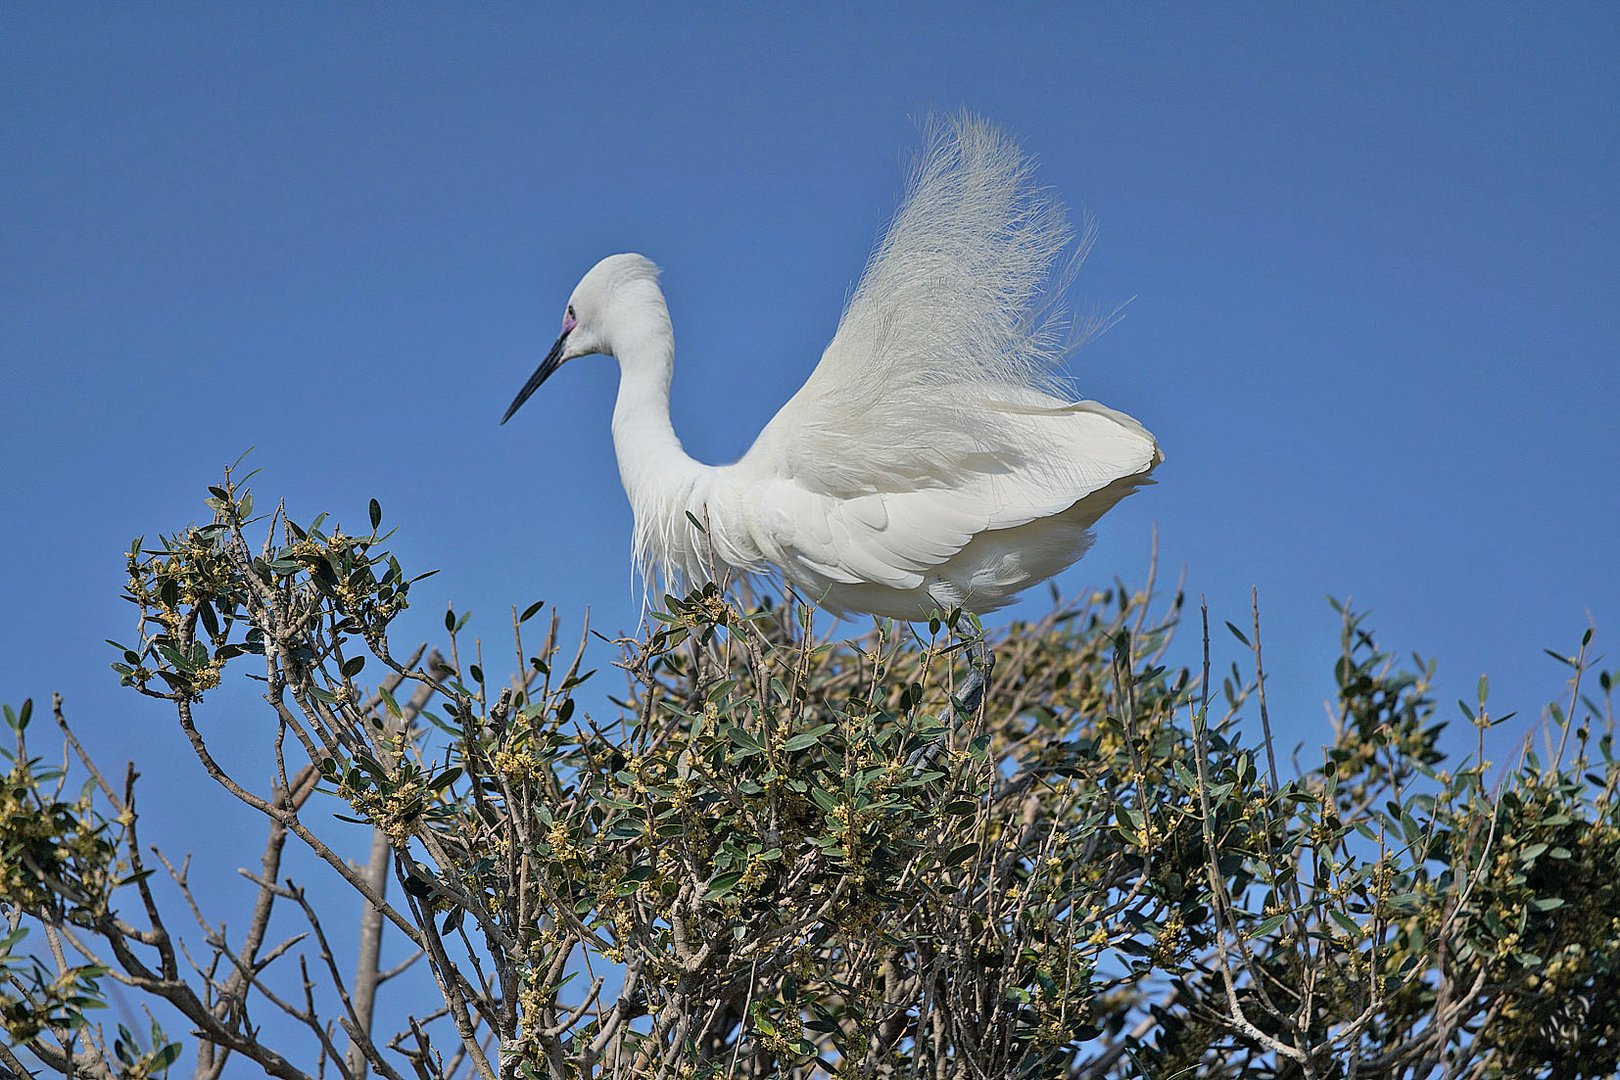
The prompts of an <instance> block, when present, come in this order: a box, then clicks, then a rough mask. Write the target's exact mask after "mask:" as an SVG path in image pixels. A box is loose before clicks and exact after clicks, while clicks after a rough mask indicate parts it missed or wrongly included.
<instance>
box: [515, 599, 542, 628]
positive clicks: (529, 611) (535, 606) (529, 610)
mask: <svg viewBox="0 0 1620 1080" xmlns="http://www.w3.org/2000/svg"><path fill="white" fill-rule="evenodd" d="M545 606H546V602H545V601H544V600H536V601H535V602H534V603H532V604H530V605H529V606H528V607H526V608H524V609H523V614H522V615H520V616H518V622H519V623H526V622H528V621H529V620H530V619H532V618H534V617H535V616H536V615H537V614H539V612H540V609H541V608H543V607H545Z"/></svg>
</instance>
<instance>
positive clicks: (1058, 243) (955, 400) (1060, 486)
mask: <svg viewBox="0 0 1620 1080" xmlns="http://www.w3.org/2000/svg"><path fill="white" fill-rule="evenodd" d="M1070 237H1071V234H1070V231H1069V228H1068V226H1067V224H1066V222H1065V219H1064V214H1063V210H1062V207H1061V206H1060V205H1059V204H1058V203H1057V202H1056V201H1055V200H1054V199H1052V198H1051V197H1050V195H1049V194H1048V193H1046V192H1044V191H1043V190H1041V189H1039V188H1037V187H1036V186H1035V184H1034V183H1033V179H1032V176H1031V169H1030V165H1029V163H1028V162H1027V161H1025V160H1024V158H1023V156H1022V155H1021V154H1020V152H1019V150H1018V147H1017V146H1016V144H1014V143H1013V142H1012V140H1011V139H1009V138H1007V137H1006V136H1005V135H1003V134H1002V133H1001V132H1000V131H998V130H997V129H995V128H994V127H992V126H990V125H989V124H987V123H985V122H984V121H982V120H979V119H977V118H974V117H970V116H965V115H964V116H958V117H954V118H952V119H950V120H948V121H946V122H944V123H942V124H939V125H937V126H935V127H934V128H933V129H932V130H931V132H930V136H929V139H928V142H927V146H926V149H925V150H924V152H923V154H922V156H921V157H920V159H919V161H918V163H917V166H916V168H915V169H914V171H913V173H912V176H911V178H910V182H909V184H908V187H907V191H906V196H905V199H904V201H903V202H902V204H901V207H900V209H899V211H898V213H896V215H895V217H894V220H893V221H892V222H891V223H890V225H889V228H888V230H887V232H886V233H885V235H884V237H883V239H882V241H881V242H880V243H879V244H878V247H877V249H876V250H875V251H874V252H873V254H872V257H871V259H870V260H869V261H868V263H867V266H866V270H865V272H864V273H863V275H862V277H861V281H860V284H859V285H858V286H857V287H856V289H855V291H854V293H853V294H852V295H851V297H850V300H849V303H848V305H847V306H846V308H845V311H844V315H843V318H842V319H841V320H840V321H839V325H838V331H837V333H836V334H835V335H834V337H833V340H832V342H831V343H830V344H829V345H828V346H827V350H826V352H825V353H823V354H822V357H821V362H820V363H819V364H818V365H817V366H816V369H815V371H814V372H812V373H811V375H810V378H809V379H808V381H806V383H805V384H804V386H803V387H802V388H801V389H800V390H799V392H798V393H797V394H795V395H794V397H793V398H792V399H791V400H790V401H789V402H788V403H787V404H786V405H784V406H783V407H782V409H781V411H779V412H778V413H777V414H776V416H775V418H773V419H772V420H771V422H770V423H769V424H768V425H767V426H766V427H765V430H764V431H762V432H761V433H760V436H759V438H758V439H757V440H756V441H755V443H754V445H753V447H752V448H750V450H749V451H748V453H747V455H745V456H744V457H743V459H742V460H741V461H740V462H738V463H737V465H736V466H735V467H734V468H735V469H736V470H737V471H738V474H739V475H743V476H747V477H748V478H749V479H750V481H751V485H752V491H753V492H754V500H753V501H754V502H755V504H756V506H755V508H754V510H753V511H752V512H750V514H749V516H750V517H751V518H752V521H751V523H750V524H751V526H752V528H751V531H753V532H754V533H755V535H756V537H757V538H758V540H759V543H760V547H761V550H762V552H763V553H764V554H765V555H766V556H767V557H768V558H769V559H770V561H774V562H777V564H778V565H783V567H784V569H788V570H790V571H791V569H792V564H793V563H794V562H795V561H799V562H801V563H806V564H807V565H808V564H814V565H813V568H814V569H815V571H816V572H817V573H819V574H821V575H822V576H825V577H828V578H831V579H832V580H837V581H873V582H882V583H885V584H893V585H895V586H896V587H906V588H910V587H915V586H916V585H917V584H918V583H919V582H920V581H921V577H922V574H923V572H924V571H925V570H926V569H927V568H928V567H930V566H936V565H938V564H939V563H940V562H943V561H944V560H945V559H947V558H949V557H950V555H952V554H954V553H955V552H956V551H958V550H960V549H961V548H962V546H963V545H965V544H966V543H967V541H968V540H969V539H971V538H972V537H973V536H974V535H976V534H978V533H980V532H983V531H984V530H986V529H996V528H1010V527H1012V526H1014V525H1018V524H1022V523H1024V522H1027V521H1030V520H1033V519H1034V518H1036V517H1040V516H1043V515H1047V514H1053V513H1057V512H1059V511H1061V510H1063V509H1065V508H1066V507H1068V506H1070V505H1073V504H1074V503H1075V502H1077V501H1079V500H1080V499H1082V498H1084V497H1085V496H1086V495H1087V494H1090V493H1091V492H1092V491H1095V490H1098V489H1100V488H1101V487H1103V486H1105V485H1106V484H1108V483H1110V482H1112V481H1113V480H1116V479H1118V478H1120V477H1121V476H1125V475H1131V474H1133V473H1136V472H1141V471H1145V470H1146V469H1148V468H1150V467H1151V465H1152V463H1153V462H1154V460H1155V459H1156V454H1157V448H1156V447H1155V446H1154V445H1153V440H1152V437H1151V436H1150V435H1148V434H1147V432H1146V431H1144V430H1143V429H1142V427H1141V425H1139V424H1137V423H1136V422H1135V421H1134V420H1131V419H1130V418H1129V417H1125V416H1123V414H1118V413H1113V412H1112V411H1111V410H1107V409H1103V408H1102V407H1101V406H1098V405H1095V404H1093V403H1089V402H1081V403H1069V402H1067V401H1064V400H1063V399H1061V398H1057V397H1054V396H1052V395H1051V394H1050V393H1049V392H1047V391H1049V390H1050V389H1052V388H1053V386H1054V383H1055V382H1056V378H1055V374H1054V373H1055V369H1056V367H1057V365H1058V364H1059V363H1060V362H1061V360H1062V359H1063V356H1064V354H1065V352H1066V351H1067V350H1066V345H1067V344H1068V343H1067V342H1066V341H1065V336H1064V334H1063V332H1062V327H1061V325H1059V323H1058V322H1057V321H1056V320H1055V319H1054V318H1051V317H1050V316H1051V315H1052V312H1053V305H1052V304H1051V303H1050V302H1047V301H1045V300H1043V298H1044V297H1046V296H1047V294H1048V292H1049V291H1050V292H1052V293H1054V294H1056V293H1061V288H1062V285H1063V284H1064V283H1065V280H1066V275H1064V274H1059V275H1057V280H1056V281H1054V280H1053V278H1054V275H1053V267H1054V264H1055V263H1056V261H1057V259H1058V257H1059V255H1060V254H1061V253H1062V252H1063V250H1064V248H1065V246H1066V245H1067V244H1068V241H1069V240H1070ZM784 564H786V565H784Z"/></svg>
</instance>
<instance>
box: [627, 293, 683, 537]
mask: <svg viewBox="0 0 1620 1080" xmlns="http://www.w3.org/2000/svg"><path fill="white" fill-rule="evenodd" d="M613 354H614V356H616V357H617V358H618V361H619V397H618V400H617V401H616V402H615V403H614V405H613V448H614V450H615V451H616V453H617V455H618V459H619V478H620V479H621V480H623V481H624V490H625V494H627V495H629V496H630V501H631V503H632V504H634V505H635V506H636V510H637V512H638V513H640V512H641V509H642V506H643V502H642V498H643V497H645V496H646V495H648V494H649V493H650V492H651V491H652V490H668V489H669V488H670V487H671V486H673V485H678V484H680V483H681V482H682V481H685V480H688V479H689V478H690V477H691V476H693V475H695V474H696V473H697V472H699V471H701V470H702V469H703V468H704V466H702V465H701V464H699V463H698V462H696V461H694V460H693V459H692V458H691V457H689V456H687V453H686V451H685V450H684V449H683V448H682V447H681V440H680V439H679V438H678V437H677V436H676V434H675V428H674V425H672V424H671V423H670V420H669V384H670V378H671V376H672V375H673V374H674V370H675V338H674V335H673V334H672V333H671V332H670V331H669V328H668V323H667V322H666V323H665V324H664V325H663V326H662V327H660V326H658V325H656V324H653V325H648V326H645V327H637V328H635V329H633V330H632V331H631V332H630V333H628V334H624V335H617V336H616V340H615V341H614V348H613Z"/></svg>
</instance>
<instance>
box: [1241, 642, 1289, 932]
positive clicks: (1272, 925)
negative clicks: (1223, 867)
mask: <svg viewBox="0 0 1620 1080" xmlns="http://www.w3.org/2000/svg"><path fill="white" fill-rule="evenodd" d="M1227 625H1231V624H1230V623H1228V624H1227ZM1287 918H1288V912H1286V911H1285V912H1283V913H1282V914H1281V915H1273V916H1272V917H1271V918H1269V919H1266V920H1265V921H1264V922H1262V923H1260V924H1259V925H1258V926H1256V927H1254V928H1253V929H1252V930H1250V931H1249V932H1248V934H1247V935H1246V936H1247V937H1251V938H1257V937H1265V936H1266V935H1267V934H1269V933H1271V932H1272V931H1273V930H1275V929H1277V927H1279V926H1281V925H1282V924H1283V922H1284V921H1285V920H1286V919H1287Z"/></svg>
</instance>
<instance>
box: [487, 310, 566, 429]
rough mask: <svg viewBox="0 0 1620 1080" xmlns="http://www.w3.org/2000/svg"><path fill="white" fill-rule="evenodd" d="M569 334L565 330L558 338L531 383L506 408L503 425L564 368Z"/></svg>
mask: <svg viewBox="0 0 1620 1080" xmlns="http://www.w3.org/2000/svg"><path fill="white" fill-rule="evenodd" d="M570 329H572V328H570ZM568 333H569V331H568V330H564V331H563V332H562V334H561V335H559V336H558V338H557V343H556V344H555V345H553V346H552V347H551V351H550V352H548V353H546V358H545V359H544V360H542V361H540V366H539V367H537V368H535V369H534V374H533V375H530V376H529V381H528V382H526V383H524V384H523V389H521V390H519V391H518V396H517V397H515V398H513V399H512V404H510V405H508V406H507V407H506V415H505V416H503V417H501V423H503V424H504V423H506V422H507V421H508V420H510V419H512V414H513V413H515V412H517V411H518V410H519V409H521V408H523V403H524V402H525V401H528V400H529V398H531V397H533V396H534V392H535V391H536V390H538V389H540V384H541V383H543V382H545V381H546V380H547V379H549V378H551V373H552V372H554V371H556V370H557V369H558V368H560V367H562V362H563V342H565V341H567V340H568Z"/></svg>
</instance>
